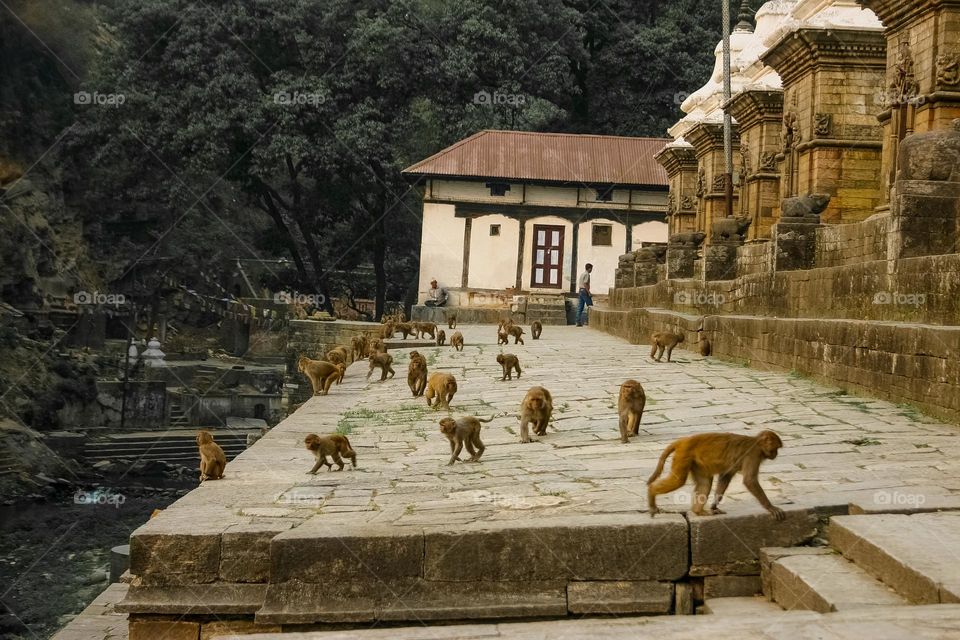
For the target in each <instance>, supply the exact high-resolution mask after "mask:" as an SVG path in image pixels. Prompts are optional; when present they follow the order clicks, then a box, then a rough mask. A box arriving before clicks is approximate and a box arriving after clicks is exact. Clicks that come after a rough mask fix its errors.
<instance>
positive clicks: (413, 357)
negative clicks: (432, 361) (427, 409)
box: [407, 351, 427, 398]
mask: <svg viewBox="0 0 960 640" xmlns="http://www.w3.org/2000/svg"><path fill="white" fill-rule="evenodd" d="M407 384H408V385H409V386H410V391H411V392H412V393H413V397H414V398H418V397H420V396H422V395H423V391H424V389H426V387H427V359H426V358H424V357H423V356H422V355H420V352H418V351H411V352H410V368H409V370H408V372H407Z"/></svg>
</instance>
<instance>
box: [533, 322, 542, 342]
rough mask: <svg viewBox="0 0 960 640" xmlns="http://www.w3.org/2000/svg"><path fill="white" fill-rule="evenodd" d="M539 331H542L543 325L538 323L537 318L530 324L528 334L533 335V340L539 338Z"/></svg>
mask: <svg viewBox="0 0 960 640" xmlns="http://www.w3.org/2000/svg"><path fill="white" fill-rule="evenodd" d="M541 333H543V325H542V324H540V321H539V320H534V321H533V323H532V324H531V325H530V335H532V336H533V339H534V340H539V339H540V334H541Z"/></svg>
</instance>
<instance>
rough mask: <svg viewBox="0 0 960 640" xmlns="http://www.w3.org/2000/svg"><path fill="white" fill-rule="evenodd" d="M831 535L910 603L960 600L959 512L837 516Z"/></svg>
mask: <svg viewBox="0 0 960 640" xmlns="http://www.w3.org/2000/svg"><path fill="white" fill-rule="evenodd" d="M829 538H830V544H831V545H833V547H834V548H836V549H837V550H838V551H840V552H841V553H842V554H843V555H844V557H846V558H848V559H849V560H852V561H853V562H855V563H857V565H859V566H860V567H861V568H863V569H864V570H865V571H866V572H867V573H869V574H870V575H872V576H874V577H876V578H878V579H879V580H881V581H883V582H884V583H885V584H887V585H889V586H890V587H892V588H893V589H895V590H896V591H897V592H898V593H899V594H901V595H902V596H904V597H905V598H906V599H907V600H909V601H910V602H913V603H916V604H935V603H941V602H960V565H958V564H957V563H956V562H953V561H952V559H953V558H955V557H956V550H957V549H958V548H960V512H954V511H950V512H940V513H918V514H914V515H904V514H876V515H856V516H836V517H834V518H831V520H830V527H829Z"/></svg>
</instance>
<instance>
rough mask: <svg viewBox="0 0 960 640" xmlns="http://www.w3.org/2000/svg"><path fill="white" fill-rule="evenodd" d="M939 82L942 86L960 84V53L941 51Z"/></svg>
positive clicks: (938, 66)
mask: <svg viewBox="0 0 960 640" xmlns="http://www.w3.org/2000/svg"><path fill="white" fill-rule="evenodd" d="M937 84H938V85H940V86H941V87H956V86H958V85H960V55H958V54H956V53H941V54H940V55H939V56H937Z"/></svg>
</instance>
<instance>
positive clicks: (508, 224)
mask: <svg viewBox="0 0 960 640" xmlns="http://www.w3.org/2000/svg"><path fill="white" fill-rule="evenodd" d="M494 224H498V225H500V235H499V236H491V235H490V225H494ZM519 241H520V222H519V221H518V220H513V219H511V218H508V217H506V216H502V215H489V216H481V217H479V218H474V220H473V228H472V229H471V231H470V272H469V275H468V279H467V286H468V287H475V288H477V289H506V288H507V287H512V286H514V285H516V284H517V243H518V242H519Z"/></svg>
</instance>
